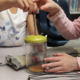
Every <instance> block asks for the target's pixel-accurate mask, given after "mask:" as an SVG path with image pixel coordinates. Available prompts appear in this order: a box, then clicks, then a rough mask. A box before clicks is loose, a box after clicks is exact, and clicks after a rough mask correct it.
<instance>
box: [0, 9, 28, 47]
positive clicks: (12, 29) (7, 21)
mask: <svg viewBox="0 0 80 80" xmlns="http://www.w3.org/2000/svg"><path fill="white" fill-rule="evenodd" d="M27 16H28V12H23V11H22V10H21V9H19V8H18V10H17V13H16V14H12V13H11V12H10V10H9V9H7V10H4V11H2V12H0V46H20V45H24V43H25V42H24V38H25V37H26V36H28V31H27V28H26V27H27V26H26V25H27V24H26V19H27Z"/></svg>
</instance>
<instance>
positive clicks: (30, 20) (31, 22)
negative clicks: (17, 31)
mask: <svg viewBox="0 0 80 80" xmlns="http://www.w3.org/2000/svg"><path fill="white" fill-rule="evenodd" d="M27 27H28V31H29V35H34V33H35V31H34V19H33V15H32V14H30V15H28V17H27ZM36 34H38V30H37V24H36Z"/></svg>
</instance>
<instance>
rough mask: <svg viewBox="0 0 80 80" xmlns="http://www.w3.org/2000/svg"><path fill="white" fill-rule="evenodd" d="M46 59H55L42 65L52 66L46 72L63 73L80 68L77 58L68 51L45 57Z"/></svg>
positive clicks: (44, 66)
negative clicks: (67, 52)
mask: <svg viewBox="0 0 80 80" xmlns="http://www.w3.org/2000/svg"><path fill="white" fill-rule="evenodd" d="M44 60H45V61H54V62H51V63H48V64H43V65H42V67H43V68H46V67H51V68H50V69H45V72H54V73H63V72H70V71H74V70H78V69H79V67H78V64H77V58H76V57H72V56H71V55H68V54H66V53H56V54H54V55H53V57H49V58H45V59H44Z"/></svg>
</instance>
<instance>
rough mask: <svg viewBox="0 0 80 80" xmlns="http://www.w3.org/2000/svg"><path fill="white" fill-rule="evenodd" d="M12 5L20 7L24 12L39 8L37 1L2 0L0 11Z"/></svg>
mask: <svg viewBox="0 0 80 80" xmlns="http://www.w3.org/2000/svg"><path fill="white" fill-rule="evenodd" d="M11 7H18V8H20V9H22V10H23V11H24V12H26V11H29V13H32V12H33V11H36V10H37V6H36V3H33V2H32V0H0V11H3V10H6V9H9V8H11Z"/></svg>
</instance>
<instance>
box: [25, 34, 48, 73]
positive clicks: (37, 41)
mask: <svg viewBox="0 0 80 80" xmlns="http://www.w3.org/2000/svg"><path fill="white" fill-rule="evenodd" d="M46 41H47V38H46V37H44V36H42V35H31V36H28V37H26V38H25V42H26V50H27V51H26V67H27V68H28V70H29V71H32V72H42V71H43V68H42V67H41V65H42V64H43V63H44V60H43V59H44V58H45V57H46V53H47V42H46Z"/></svg>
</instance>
